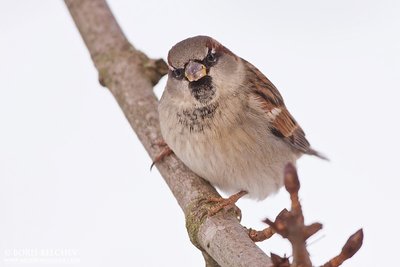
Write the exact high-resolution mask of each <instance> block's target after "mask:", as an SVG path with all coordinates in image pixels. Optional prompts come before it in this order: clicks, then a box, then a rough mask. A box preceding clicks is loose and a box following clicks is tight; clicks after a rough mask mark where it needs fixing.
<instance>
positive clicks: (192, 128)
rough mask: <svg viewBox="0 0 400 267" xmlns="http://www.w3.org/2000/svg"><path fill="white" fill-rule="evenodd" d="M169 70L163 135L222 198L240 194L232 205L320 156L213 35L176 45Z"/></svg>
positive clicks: (269, 88) (269, 91)
mask: <svg viewBox="0 0 400 267" xmlns="http://www.w3.org/2000/svg"><path fill="white" fill-rule="evenodd" d="M168 65H169V69H170V70H169V73H168V81H167V85H166V88H165V91H164V93H163V95H162V98H161V100H160V104H159V116H160V124H161V132H162V136H163V138H164V140H165V142H166V144H167V145H168V146H169V147H170V148H171V149H172V151H173V152H174V153H175V154H176V155H177V157H178V158H179V159H181V160H182V161H183V162H184V163H185V165H186V166H188V167H189V168H190V169H191V170H192V171H193V172H195V173H196V174H197V175H199V176H201V177H203V178H204V179H206V180H208V181H209V182H210V183H211V184H212V185H214V186H216V187H218V188H220V189H221V190H222V191H224V192H226V193H229V194H231V193H236V192H238V191H240V192H239V193H238V194H236V195H234V197H233V199H234V201H236V200H237V199H238V198H239V197H241V196H243V195H244V194H246V193H247V194H248V197H250V198H253V199H257V200H262V199H265V198H266V197H267V196H268V195H270V194H271V193H274V192H276V191H277V190H278V189H279V188H280V187H281V186H282V185H283V170H284V167H285V165H286V164H287V163H293V164H295V162H296V160H297V159H298V158H299V157H301V156H302V155H303V154H310V155H315V156H318V157H321V158H324V157H323V156H322V155H321V154H319V153H318V152H317V151H315V150H313V149H312V148H311V147H310V144H309V142H308V141H307V139H306V137H305V134H304V132H303V130H302V129H301V128H300V126H299V124H298V123H297V122H296V121H295V119H294V118H293V117H292V115H290V113H289V111H288V110H287V109H286V107H285V104H284V101H283V99H282V96H281V95H280V93H279V92H278V90H277V89H276V87H275V86H274V85H273V84H272V83H271V82H270V81H269V80H268V79H267V78H266V77H265V76H264V75H263V74H262V73H261V72H260V71H259V70H258V69H257V68H256V67H254V66H253V65H252V64H250V63H249V62H247V61H246V60H244V59H242V58H240V57H238V56H236V55H235V54H234V53H232V52H231V51H230V50H228V49H227V48H226V47H224V46H223V45H221V44H220V43H219V42H217V41H216V40H214V39H212V38H211V37H208V36H196V37H192V38H188V39H185V40H183V41H181V42H179V43H177V44H176V45H175V46H173V47H172V49H171V50H170V51H169V53H168ZM231 200H232V199H231ZM232 202H233V201H232Z"/></svg>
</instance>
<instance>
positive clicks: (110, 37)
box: [65, 0, 271, 267]
mask: <svg viewBox="0 0 400 267" xmlns="http://www.w3.org/2000/svg"><path fill="white" fill-rule="evenodd" d="M65 3H66V5H67V7H68V9H69V11H70V13H71V15H72V18H73V20H74V21H75V24H76V26H77V27H78V30H79V32H80V34H81V36H82V38H83V40H84V42H85V44H86V46H87V48H88V50H89V52H90V55H91V57H92V60H93V62H94V65H95V66H96V68H97V70H98V72H99V81H100V83H101V84H102V85H103V86H106V87H107V88H108V89H109V90H110V91H111V93H112V94H113V95H114V97H115V98H116V100H117V102H118V104H119V105H120V106H121V109H122V110H123V112H124V114H125V116H126V118H127V119H128V121H129V123H130V124H131V126H132V128H133V130H134V131H135V133H136V134H137V136H138V138H139V139H140V141H141V142H142V144H143V146H144V147H145V149H146V150H147V152H148V153H149V155H150V157H151V158H152V159H154V158H155V157H156V155H157V153H158V152H159V151H158V148H157V147H154V146H152V142H153V141H154V140H156V139H157V138H159V137H161V134H160V128H159V121H158V113H157V105H158V104H157V98H156V97H155V95H154V93H153V90H152V89H153V86H154V85H155V84H156V83H157V82H158V80H159V79H160V78H161V77H162V76H163V75H164V74H165V73H166V72H167V66H166V64H165V62H164V61H163V60H152V59H150V58H148V57H147V56H146V55H145V54H143V53H142V52H140V51H138V50H136V49H135V48H134V47H133V46H132V45H131V44H130V43H129V42H128V40H127V39H126V37H125V36H124V34H123V32H122V30H121V28H120V27H119V25H118V24H117V22H116V20H115V18H114V16H113V15H112V13H111V11H110V9H109V7H108V5H107V3H106V1H105V0H85V1H81V0H65ZM156 166H157V168H158V169H159V171H160V173H161V175H162V176H163V178H164V180H165V181H166V183H167V184H168V186H169V187H170V189H171V191H172V193H173V194H174V196H175V198H176V200H177V201H178V203H179V205H180V207H181V208H182V210H183V212H184V214H185V217H186V225H187V230H188V233H189V237H190V239H191V241H192V243H193V244H194V245H195V246H197V247H198V248H199V249H201V250H202V251H203V253H204V254H205V255H206V257H205V258H206V259H207V258H210V256H211V260H208V261H207V264H208V265H209V266H216V263H215V262H213V261H212V259H214V260H215V261H216V262H217V263H218V264H219V265H221V266H249V267H251V266H269V265H270V264H271V262H270V259H269V257H268V256H266V255H265V254H264V252H262V251H261V249H259V248H258V247H257V246H256V245H255V244H254V243H253V242H252V241H251V240H250V238H249V237H248V234H247V231H246V230H245V229H244V228H243V227H242V226H241V225H240V224H239V222H238V220H237V219H236V217H235V215H234V214H233V213H232V214H217V215H216V216H213V217H210V218H209V217H207V216H205V215H206V214H207V212H206V208H207V207H206V203H205V202H204V201H202V200H204V199H206V198H209V197H218V196H219V195H218V193H217V192H216V191H215V189H214V188H213V187H212V186H210V184H209V183H207V182H206V181H205V180H203V179H201V178H200V177H198V176H196V175H195V174H194V173H192V172H191V171H190V170H189V169H187V168H186V167H185V166H184V165H183V163H182V162H181V161H179V160H178V159H177V158H176V157H175V156H173V155H172V156H170V157H168V158H166V159H165V160H164V161H163V162H161V163H157V164H156ZM227 248H229V249H227Z"/></svg>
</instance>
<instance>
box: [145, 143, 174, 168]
mask: <svg viewBox="0 0 400 267" xmlns="http://www.w3.org/2000/svg"><path fill="white" fill-rule="evenodd" d="M152 145H157V146H159V147H162V150H161V152H160V153H159V154H158V155H157V156H156V158H155V159H154V161H153V163H152V164H151V166H150V170H151V169H152V168H153V166H154V164H156V163H158V162H160V161H162V160H163V159H164V158H165V157H167V156H169V155H171V154H172V153H173V151H172V150H171V148H169V146H168V145H167V143H165V141H164V140H163V139H159V140H156V141H154V143H153V144H152Z"/></svg>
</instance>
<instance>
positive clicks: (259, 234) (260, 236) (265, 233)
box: [249, 227, 275, 242]
mask: <svg viewBox="0 0 400 267" xmlns="http://www.w3.org/2000/svg"><path fill="white" fill-rule="evenodd" d="M274 234H275V231H274V230H273V229H272V228H271V227H267V228H265V229H264V230H261V231H257V230H254V229H249V237H250V238H251V240H253V241H254V242H262V241H264V240H267V239H269V238H271V236H273V235H274Z"/></svg>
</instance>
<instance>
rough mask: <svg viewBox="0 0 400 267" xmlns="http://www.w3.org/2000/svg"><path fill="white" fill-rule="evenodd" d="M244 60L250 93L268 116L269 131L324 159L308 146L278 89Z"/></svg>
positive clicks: (302, 150) (297, 148)
mask: <svg viewBox="0 0 400 267" xmlns="http://www.w3.org/2000/svg"><path fill="white" fill-rule="evenodd" d="M244 62H245V63H244V64H245V65H246V69H247V71H248V72H249V73H247V75H246V76H247V77H249V83H250V84H251V88H252V90H253V91H252V93H253V94H254V96H255V98H256V100H257V101H259V103H260V107H261V108H262V109H263V110H264V111H265V113H266V115H267V117H268V120H269V122H270V130H271V132H272V133H273V134H274V135H275V136H276V137H278V138H281V139H282V140H283V141H285V142H286V143H288V144H289V145H290V146H292V148H294V149H295V150H297V151H299V152H302V153H305V154H310V155H315V156H317V157H320V158H322V159H326V158H325V157H324V156H323V155H321V154H320V153H318V152H317V151H315V150H314V149H312V148H311V147H310V143H309V142H308V141H307V139H306V135H305V133H304V131H303V129H301V127H300V125H299V124H298V123H297V122H296V120H295V119H294V118H293V116H292V115H291V114H290V113H289V111H288V110H287V108H286V106H285V103H284V101H283V98H282V96H281V94H280V93H279V91H278V89H276V87H275V86H274V85H273V84H272V82H271V81H270V80H268V78H267V77H265V75H264V74H262V73H261V71H259V70H258V69H257V68H256V67H254V66H253V65H252V64H250V63H249V62H247V61H244Z"/></svg>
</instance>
